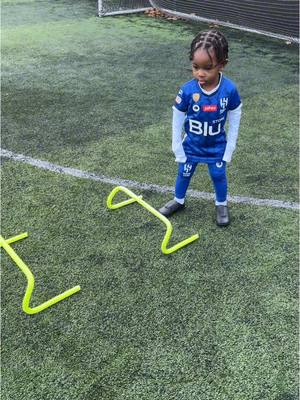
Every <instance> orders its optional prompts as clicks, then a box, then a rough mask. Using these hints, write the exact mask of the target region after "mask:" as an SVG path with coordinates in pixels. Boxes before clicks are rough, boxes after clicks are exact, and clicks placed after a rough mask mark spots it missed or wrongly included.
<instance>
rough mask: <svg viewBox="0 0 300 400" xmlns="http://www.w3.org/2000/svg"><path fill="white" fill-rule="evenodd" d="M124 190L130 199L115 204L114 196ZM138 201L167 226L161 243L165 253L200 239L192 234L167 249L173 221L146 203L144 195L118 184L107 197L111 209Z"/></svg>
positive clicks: (172, 251)
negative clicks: (138, 194)
mask: <svg viewBox="0 0 300 400" xmlns="http://www.w3.org/2000/svg"><path fill="white" fill-rule="evenodd" d="M120 191H121V192H124V193H126V194H127V195H128V196H129V197H131V198H130V199H129V200H125V201H121V202H120V203H117V204H113V203H112V201H113V198H114V197H115V195H116V194H117V193H118V192H120ZM134 202H137V203H139V204H140V205H141V206H142V207H144V208H146V210H148V211H150V212H151V214H153V215H155V216H156V217H157V218H159V219H160V220H161V221H162V222H163V223H164V224H165V225H166V227H167V232H166V234H165V237H164V239H163V241H162V244H161V251H162V252H163V253H164V254H170V253H174V251H176V250H179V249H181V248H182V247H184V246H186V245H187V244H189V243H191V242H193V241H194V240H197V239H199V235H198V234H196V235H192V236H190V237H189V238H187V239H185V240H183V241H182V242H179V243H177V244H175V245H174V246H172V247H170V248H169V249H167V245H168V243H169V240H170V237H171V234H172V230H173V228H172V225H171V222H170V221H169V220H168V219H167V218H166V217H165V216H164V215H162V214H161V213H160V212H158V211H157V210H155V208H153V207H152V206H150V205H149V204H148V203H146V202H145V201H144V200H143V199H142V196H137V195H136V194H134V193H132V192H131V191H130V190H129V189H127V188H125V187H123V186H116V187H115V188H114V189H113V190H112V191H111V193H110V194H109V196H108V198H107V202H106V204H107V207H108V208H110V209H113V210H114V209H116V208H121V207H124V206H127V205H128V204H131V203H134Z"/></svg>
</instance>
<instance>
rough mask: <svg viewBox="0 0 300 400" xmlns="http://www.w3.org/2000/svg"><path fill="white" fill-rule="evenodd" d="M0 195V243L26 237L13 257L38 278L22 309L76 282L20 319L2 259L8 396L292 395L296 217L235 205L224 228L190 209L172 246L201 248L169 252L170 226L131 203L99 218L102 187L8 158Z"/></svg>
mask: <svg viewBox="0 0 300 400" xmlns="http://www.w3.org/2000/svg"><path fill="white" fill-rule="evenodd" d="M3 185H5V187H6V195H5V198H4V201H3V205H2V206H3V213H2V225H3V232H2V234H3V236H4V237H6V238H8V237H10V236H14V235H16V234H19V233H21V232H23V231H28V233H29V237H28V238H27V239H23V240H22V241H20V242H17V243H15V244H14V245H13V247H14V249H15V250H16V252H17V254H18V255H19V256H20V257H21V258H22V259H23V260H24V262H26V263H27V265H28V266H29V267H30V269H31V270H32V272H33V273H34V276H35V279H36V288H35V291H34V292H33V296H32V301H31V305H32V306H35V305H38V304H40V303H41V302H43V301H45V300H48V298H50V297H52V296H54V295H56V294H58V293H61V292H63V291H64V290H66V289H69V288H71V287H73V286H75V285H77V284H79V285H80V286H81V291H80V292H79V293H78V294H75V295H74V296H72V297H71V298H69V299H66V300H64V301H62V302H61V303H58V304H57V305H55V306H53V307H51V308H49V309H48V310H45V311H43V312H41V313H39V314H36V315H35V316H28V315H26V314H24V313H23V312H22V309H21V302H22V298H23V294H24V290H25V278H24V276H23V275H22V274H21V272H20V271H19V270H18V268H17V267H16V265H14V264H13V262H12V261H11V259H9V258H8V256H7V255H6V254H4V255H3V257H2V287H3V289H4V290H3V292H2V345H3V351H2V390H3V392H2V394H3V399H5V400H6V399H11V398H13V399H16V400H18V399H24V398H26V399H30V400H31V399H41V398H43V399H49V400H50V399H51V400H52V399H55V398H60V399H64V400H67V399H74V398H76V399H78V400H79V399H82V400H83V399H84V400H91V399H95V400H96V399H97V400H98V399H105V400H106V399H121V398H122V399H123V398H125V399H147V400H152V399H168V400H169V399H178V400H179V399H180V400H181V399H183V400H185V399H187V400H191V399H199V398H201V399H204V400H205V399H218V400H219V399H237V400H238V399H245V400H248V399H249V400H250V399H251V400H254V399H257V400H260V399H285V398H289V399H296V398H297V391H296V387H297V383H296V382H297V378H296V368H297V334H298V327H297V322H298V321H297V272H298V271H297V251H298V247H297V240H296V239H297V219H296V218H295V212H294V211H288V210H274V209H268V208H259V207H250V206H244V205H243V206H242V205H234V206H233V205H232V216H233V223H232V225H231V226H230V227H229V228H228V229H225V230H224V229H220V228H218V227H216V226H215V224H214V220H213V218H214V212H213V204H212V203H209V202H206V201H199V200H191V201H190V202H189V207H188V208H187V209H186V211H184V212H182V213H181V214H180V215H178V216H175V217H174V218H173V219H172V223H173V228H174V234H173V235H174V236H172V239H171V243H172V244H175V243H176V242H177V241H179V240H182V239H184V238H186V237H188V236H190V235H191V234H194V233H197V232H199V233H200V239H199V240H198V241H197V242H195V243H194V244H191V245H189V246H188V247H186V248H185V249H182V250H180V251H178V252H176V253H174V254H172V255H170V256H165V255H163V254H162V253H161V251H160V243H161V240H162V238H163V236H164V232H165V227H164V226H163V225H162V224H161V222H160V221H158V220H157V219H156V218H155V217H153V216H152V215H151V214H150V213H148V212H147V211H145V210H144V209H142V208H141V207H140V206H138V205H131V206H128V207H126V208H123V209H119V210H115V211H112V210H108V209H107V208H106V206H105V200H106V197H107V195H108V194H109V192H110V191H111V189H112V187H111V186H109V185H104V184H101V183H95V182H91V181H88V180H81V179H76V178H73V177H67V176H62V175H59V174H55V173H51V172H46V171H39V170H38V169H35V168H34V167H31V166H25V165H20V164H18V163H15V162H11V161H7V162H5V163H4V165H3ZM143 194H144V199H145V200H146V201H148V202H149V204H151V205H153V206H154V207H158V206H159V205H160V204H161V203H162V202H163V201H164V196H163V195H158V194H154V193H149V192H145V193H143ZM121 198H122V197H121V196H120V197H119V199H121ZM116 201H117V199H116ZM284 396H285V397H284Z"/></svg>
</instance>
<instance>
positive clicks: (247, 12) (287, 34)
mask: <svg viewBox="0 0 300 400" xmlns="http://www.w3.org/2000/svg"><path fill="white" fill-rule="evenodd" d="M150 8H156V9H158V10H159V11H161V12H162V13H164V14H167V15H171V16H177V17H180V18H183V19H189V20H194V21H202V22H208V23H212V24H216V25H223V26H228V27H230V28H235V29H240V30H244V31H247V32H254V33H259V34H262V35H267V36H271V37H275V38H279V39H283V40H286V41H290V42H297V43H299V42H300V41H299V0H268V1H262V0H242V1H241V0H209V1H208V0H98V15H99V16H105V15H114V14H126V13H136V12H143V11H146V10H148V9H150Z"/></svg>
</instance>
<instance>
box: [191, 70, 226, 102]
mask: <svg viewBox="0 0 300 400" xmlns="http://www.w3.org/2000/svg"><path fill="white" fill-rule="evenodd" d="M222 79H223V74H222V72H220V79H219V83H218V85H217V86H216V87H215V88H214V89H212V90H210V91H207V90H204V89H202V87H201V86H200V83H199V82H197V83H198V85H199V87H200V89H201V91H202V92H203V93H204V94H206V95H207V96H210V95H212V94H214V93H215V92H216V91H217V90H218V89H219V87H220V85H221V82H222Z"/></svg>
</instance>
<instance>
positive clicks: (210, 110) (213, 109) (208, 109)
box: [202, 104, 218, 112]
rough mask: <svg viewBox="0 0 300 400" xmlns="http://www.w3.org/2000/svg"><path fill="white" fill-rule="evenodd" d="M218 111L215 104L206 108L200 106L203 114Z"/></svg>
mask: <svg viewBox="0 0 300 400" xmlns="http://www.w3.org/2000/svg"><path fill="white" fill-rule="evenodd" d="M217 110H218V106H217V104H210V105H206V106H202V111H204V112H215V111H217Z"/></svg>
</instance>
